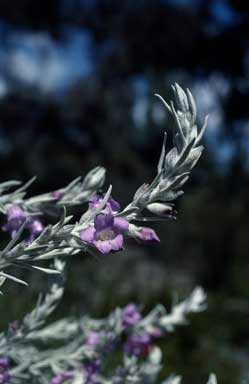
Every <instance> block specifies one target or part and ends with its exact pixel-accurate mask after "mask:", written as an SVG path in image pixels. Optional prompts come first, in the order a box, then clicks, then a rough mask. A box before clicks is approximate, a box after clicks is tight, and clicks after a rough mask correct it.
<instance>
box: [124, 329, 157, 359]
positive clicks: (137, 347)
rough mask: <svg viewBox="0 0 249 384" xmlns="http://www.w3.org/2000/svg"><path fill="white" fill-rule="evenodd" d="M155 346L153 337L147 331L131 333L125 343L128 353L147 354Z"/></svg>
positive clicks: (125, 349)
mask: <svg viewBox="0 0 249 384" xmlns="http://www.w3.org/2000/svg"><path fill="white" fill-rule="evenodd" d="M152 348H153V340H152V337H151V336H150V335H149V334H147V333H142V334H137V335H136V334H135V335H131V336H130V337H129V338H128V340H127V341H126V343H125V345H124V351H125V353H127V354H128V355H135V356H147V355H148V354H149V353H150V351H151V349H152Z"/></svg>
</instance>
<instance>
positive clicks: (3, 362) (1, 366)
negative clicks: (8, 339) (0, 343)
mask: <svg viewBox="0 0 249 384" xmlns="http://www.w3.org/2000/svg"><path fill="white" fill-rule="evenodd" d="M8 367H9V359H8V357H6V356H3V357H0V372H3V371H4V370H6V369H7V368H8Z"/></svg>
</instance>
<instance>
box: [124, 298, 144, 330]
mask: <svg viewBox="0 0 249 384" xmlns="http://www.w3.org/2000/svg"><path fill="white" fill-rule="evenodd" d="M140 319H141V315H140V313H139V311H138V309H137V306H136V305H135V304H133V303H130V304H128V305H126V307H124V308H123V311H122V323H123V325H124V326H125V327H127V326H131V325H135V324H136V323H137V322H138V321H139V320H140Z"/></svg>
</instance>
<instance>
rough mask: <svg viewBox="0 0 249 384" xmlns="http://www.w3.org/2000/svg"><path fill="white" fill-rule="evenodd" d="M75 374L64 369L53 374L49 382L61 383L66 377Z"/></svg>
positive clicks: (72, 376) (71, 376)
mask: <svg viewBox="0 0 249 384" xmlns="http://www.w3.org/2000/svg"><path fill="white" fill-rule="evenodd" d="M74 376H75V374H74V372H73V371H65V372H62V373H60V374H59V375H57V376H55V377H54V378H53V380H52V382H51V384H63V383H65V382H66V381H67V380H68V379H72V378H74Z"/></svg>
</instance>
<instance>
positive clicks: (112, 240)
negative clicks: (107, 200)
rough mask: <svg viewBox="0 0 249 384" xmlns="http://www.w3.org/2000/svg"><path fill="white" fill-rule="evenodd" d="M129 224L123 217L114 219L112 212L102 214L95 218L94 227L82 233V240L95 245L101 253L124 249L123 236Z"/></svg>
mask: <svg viewBox="0 0 249 384" xmlns="http://www.w3.org/2000/svg"><path fill="white" fill-rule="evenodd" d="M128 226H129V223H128V221H127V220H125V219H124V218H122V217H114V216H113V214H112V211H109V212H108V213H100V214H98V215H97V216H96V217H95V220H94V226H90V227H88V228H86V229H84V230H83V231H81V232H80V238H81V240H83V241H85V242H87V243H89V244H93V245H95V247H96V248H97V249H98V250H99V251H100V252H101V253H104V254H106V253H109V252H111V251H120V250H121V249H123V243H124V237H123V234H124V233H125V231H126V230H127V229H128Z"/></svg>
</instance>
